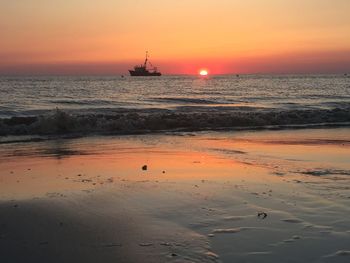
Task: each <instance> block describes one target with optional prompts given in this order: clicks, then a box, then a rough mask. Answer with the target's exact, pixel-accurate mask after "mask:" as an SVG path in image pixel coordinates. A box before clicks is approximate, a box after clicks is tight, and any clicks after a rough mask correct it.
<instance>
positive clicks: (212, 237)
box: [0, 129, 350, 262]
mask: <svg viewBox="0 0 350 263" xmlns="http://www.w3.org/2000/svg"><path fill="white" fill-rule="evenodd" d="M348 134H349V133H348V130H346V129H335V130H310V131H298V132H295V131H293V132H288V131H270V132H255V133H247V132H246V133H234V134H233V133H198V134H174V135H161V136H158V135H152V136H126V137H92V138H83V139H73V140H56V141H55V140H52V141H43V142H34V143H25V144H20V143H18V144H16V145H15V144H12V145H8V148H7V149H4V148H3V149H2V150H1V158H0V166H1V173H0V186H1V191H0V198H1V200H2V201H1V202H0V218H1V219H0V252H1V255H3V256H4V258H5V259H6V260H7V259H8V261H5V262H10V261H9V260H10V259H13V258H15V259H16V260H17V261H21V260H24V259H25V258H26V259H30V260H32V261H38V260H39V261H38V262H45V261H46V262H47V261H50V262H77V261H82V260H84V262H96V260H99V259H101V258H103V259H104V262H114V261H118V262H164V261H174V262H177V261H178V262H186V261H192V262H219V261H220V260H221V261H223V262H232V261H237V262H243V261H247V260H248V261H249V262H278V261H280V259H281V258H284V259H286V260H294V261H295V262H306V261H308V262H310V261H315V262H316V261H319V262H344V261H343V260H344V259H346V258H347V256H346V255H347V251H348V250H347V249H348V248H347V247H346V244H349V242H350V232H349V226H350V221H349V219H348V217H347V215H348V213H349V212H350V211H349V202H350V189H349V188H348V187H347V185H348V184H349V180H350V176H349V174H350V173H349V171H350V164H349V160H348V156H350V149H349V147H348V145H349V144H348V143H344V141H349V138H348ZM178 135H182V136H178ZM281 135H283V136H281ZM310 137H312V138H314V140H313V143H304V142H305V141H308V140H309V139H310ZM281 138H284V140H281ZM330 139H332V143H329V140H330ZM325 140H328V143H320V141H325ZM291 142H292V143H291ZM145 165H147V169H142V167H143V166H145ZM262 215H263V216H262ZM22 218H26V219H25V220H24V219H23V220H22ZM36 233H40V234H36ZM233 247H234V249H232V248H233ZM306 247H308V248H309V249H307V250H306V249H305V248H306ZM296 250H298V251H299V252H300V253H299V254H298V255H296V254H295V251H296ZM19 251H21V252H22V253H18V252H19ZM72 251H75V252H76V253H75V254H74V255H73V253H72ZM57 254H59V255H60V256H59V257H55V256H54V255H57ZM146 255H147V256H146ZM344 255H345V256H344ZM53 258H55V259H53Z"/></svg>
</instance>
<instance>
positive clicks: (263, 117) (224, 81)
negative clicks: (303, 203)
mask: <svg viewBox="0 0 350 263" xmlns="http://www.w3.org/2000/svg"><path fill="white" fill-rule="evenodd" d="M348 122H350V76H347V75H280V76H277V75H273V76H272V75H241V76H236V75H225V76H210V77H197V76H162V77H129V76H125V77H123V78H122V77H121V76H115V77H101V76H98V77H92V76H89V77H82V76H79V77H76V76H75V77H73V76H69V77H68V76H59V77H57V76H52V77H47V76H42V77H28V76H26V77H13V76H11V77H6V76H3V77H0V134H1V135H28V134H53V133H90V132H91V133H129V132H130V133H137V132H149V131H164V130H178V129H185V130H186V129H187V130H202V129H220V128H242V127H250V128H253V127H271V126H274V127H276V126H288V125H317V124H322V125H335V124H338V125H347V123H348Z"/></svg>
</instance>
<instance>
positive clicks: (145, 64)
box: [144, 51, 148, 68]
mask: <svg viewBox="0 0 350 263" xmlns="http://www.w3.org/2000/svg"><path fill="white" fill-rule="evenodd" d="M147 61H148V51H146V59H145V63H144V67H145V68H146V66H147Z"/></svg>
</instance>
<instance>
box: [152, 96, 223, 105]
mask: <svg viewBox="0 0 350 263" xmlns="http://www.w3.org/2000/svg"><path fill="white" fill-rule="evenodd" d="M148 100H150V101H158V102H173V103H193V104H218V103H220V104H222V102H218V101H213V100H207V99H199V98H187V97H186V98H175V97H161V98H150V99H148Z"/></svg>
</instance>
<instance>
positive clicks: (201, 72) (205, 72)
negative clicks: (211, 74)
mask: <svg viewBox="0 0 350 263" xmlns="http://www.w3.org/2000/svg"><path fill="white" fill-rule="evenodd" d="M199 75H201V76H207V75H208V71H207V70H205V69H201V70H200V71H199Z"/></svg>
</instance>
